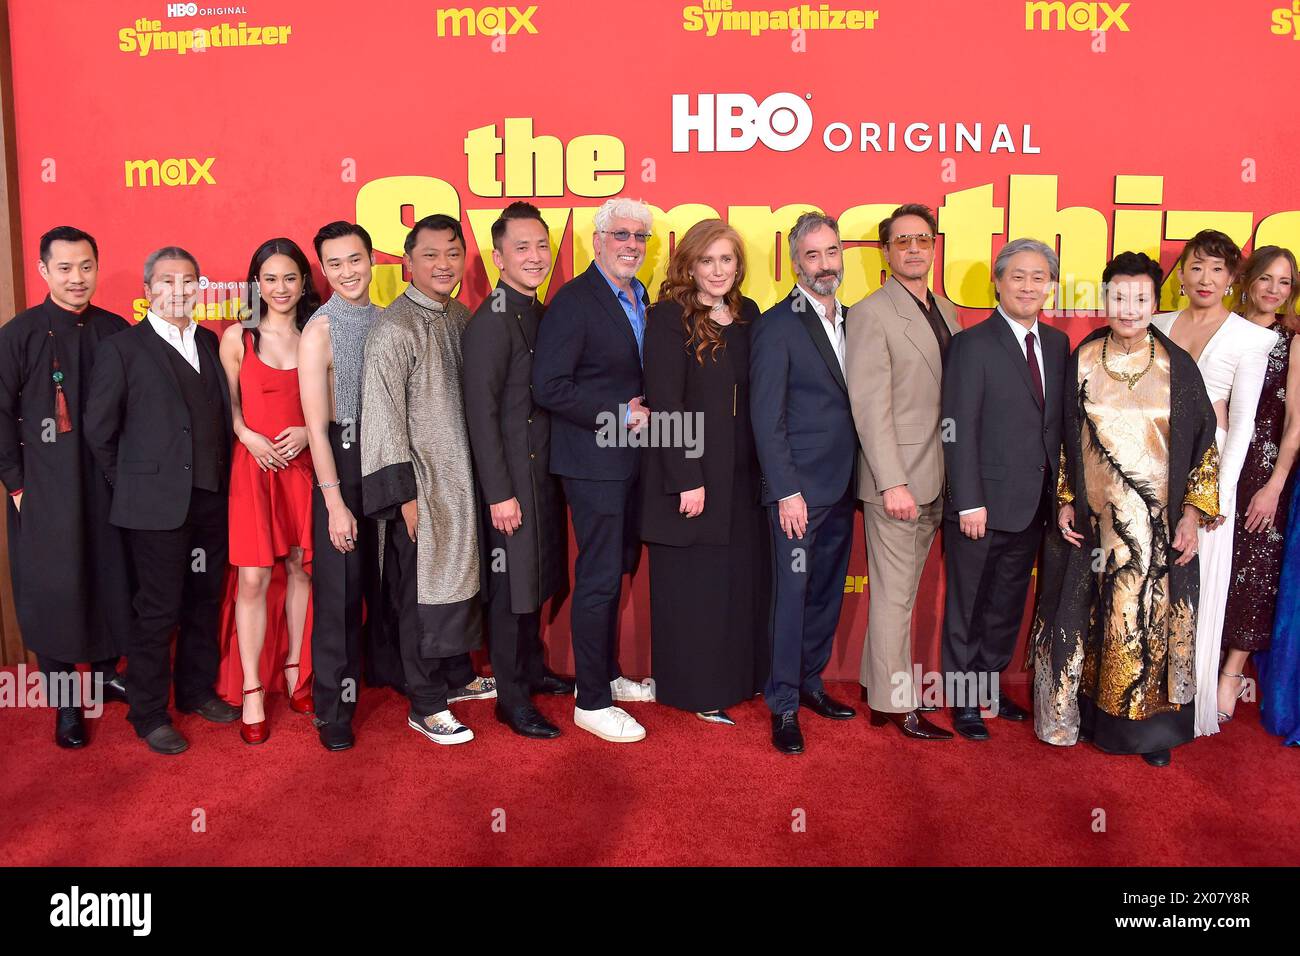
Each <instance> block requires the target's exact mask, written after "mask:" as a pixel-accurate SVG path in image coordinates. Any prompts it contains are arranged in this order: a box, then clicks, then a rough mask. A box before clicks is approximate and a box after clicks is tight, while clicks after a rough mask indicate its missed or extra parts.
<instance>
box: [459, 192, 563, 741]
mask: <svg viewBox="0 0 1300 956" xmlns="http://www.w3.org/2000/svg"><path fill="white" fill-rule="evenodd" d="M492 245H493V253H492V260H493V262H494V263H495V264H496V266H497V268H498V269H500V270H501V278H500V280H498V282H497V286H496V288H495V289H494V290H492V292H491V293H490V294H489V295H488V297H487V298H486V299H484V300H483V302H482V303H481V304H480V305H479V307H478V311H476V312H475V313H474V316H473V318H471V319H470V322H469V325H468V326H467V327H466V329H465V334H464V336H463V338H462V339H461V352H462V356H463V360H464V378H463V380H464V388H465V419H466V422H467V424H468V425H469V437H470V447H471V449H472V451H473V455H474V473H475V478H476V480H477V483H478V488H479V493H480V498H481V499H482V504H483V510H484V512H485V514H484V516H483V517H484V520H483V534H482V535H480V538H479V540H480V541H481V542H482V546H483V555H482V561H481V562H480V566H481V567H482V568H483V573H484V583H483V587H482V589H481V591H480V593H481V594H482V595H483V598H484V600H486V601H487V604H488V608H487V611H488V646H489V650H490V653H491V658H492V670H493V672H494V674H495V675H496V679H497V695H498V696H497V718H498V719H499V720H501V722H502V723H504V724H506V725H507V726H508V727H510V729H511V730H513V731H514V732H515V733H517V734H520V735H522V736H525V737H534V738H543V739H544V738H550V737H557V736H559V733H560V731H559V728H557V727H556V726H555V725H554V724H552V723H550V722H549V721H548V720H546V718H544V717H543V716H542V715H541V714H540V713H539V712H538V711H537V709H536V708H535V707H533V705H532V703H531V701H530V700H529V696H530V694H532V693H535V692H546V693H552V694H571V693H573V684H572V683H571V682H569V681H565V680H563V679H562V678H559V677H557V676H555V675H554V674H551V673H550V672H548V671H547V670H546V669H545V667H544V665H543V663H542V642H541V637H540V627H541V607H542V604H543V603H544V602H545V601H546V600H547V599H548V598H550V597H551V596H553V595H554V594H555V593H556V592H557V591H559V590H560V588H561V587H563V585H564V578H565V574H566V571H567V566H568V561H567V556H566V545H567V543H568V541H567V537H568V536H567V534H566V529H565V525H564V504H563V499H562V497H561V494H560V488H559V482H558V481H557V480H556V479H555V477H554V476H552V475H551V472H550V458H551V455H550V449H551V426H550V416H549V415H548V414H547V412H546V411H545V410H544V409H542V408H539V407H538V406H537V405H536V404H535V403H534V402H533V395H532V376H533V348H534V344H535V343H536V341H537V329H538V325H539V323H540V321H541V316H542V306H541V304H540V303H539V302H538V301H537V298H536V290H537V289H538V287H539V286H540V285H541V284H542V282H544V281H545V280H546V276H547V274H548V273H549V272H550V268H551V250H550V246H549V243H548V239H547V230H546V223H545V222H544V221H543V220H542V216H541V213H540V212H538V210H537V208H536V207H535V206H533V205H531V204H529V203H525V202H516V203H512V204H511V205H510V206H509V207H507V208H506V210H505V211H504V212H503V213H502V214H501V218H499V219H498V220H497V221H496V222H495V223H494V224H493V226H492Z"/></svg>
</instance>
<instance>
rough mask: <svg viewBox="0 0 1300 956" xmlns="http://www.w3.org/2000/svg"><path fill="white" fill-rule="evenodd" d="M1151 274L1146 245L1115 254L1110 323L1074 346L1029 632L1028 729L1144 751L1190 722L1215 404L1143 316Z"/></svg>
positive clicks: (1212, 488)
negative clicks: (1051, 512) (1057, 476)
mask: <svg viewBox="0 0 1300 956" xmlns="http://www.w3.org/2000/svg"><path fill="white" fill-rule="evenodd" d="M1160 280H1161V272H1160V266H1159V264H1158V263H1156V262H1154V261H1153V260H1151V259H1150V258H1149V257H1147V256H1146V255H1144V254H1141V253H1122V254H1120V255H1119V256H1117V257H1116V258H1115V259H1114V260H1112V261H1111V262H1110V263H1109V264H1108V265H1107V267H1106V270H1105V272H1104V273H1103V276H1102V282H1103V289H1104V290H1105V292H1104V294H1105V297H1106V299H1105V302H1106V311H1107V325H1106V326H1105V327H1103V328H1101V329H1097V330H1096V331H1094V332H1093V333H1092V334H1090V335H1089V336H1088V337H1087V338H1085V339H1084V340H1083V342H1082V343H1081V344H1080V345H1079V347H1078V348H1077V349H1076V350H1075V352H1074V354H1073V355H1071V356H1070V361H1069V364H1068V365H1067V368H1066V382H1067V383H1069V385H1070V386H1072V387H1073V388H1074V389H1075V395H1074V397H1073V399H1071V398H1070V397H1069V396H1067V399H1066V402H1065V427H1064V429H1063V432H1062V434H1063V435H1064V444H1065V447H1064V449H1063V450H1062V458H1063V464H1062V468H1061V482H1060V486H1059V488H1058V494H1057V498H1058V506H1059V510H1058V514H1057V530H1058V533H1057V534H1055V535H1051V536H1049V538H1048V541H1047V545H1046V549H1045V555H1044V561H1043V587H1042V596H1041V598H1040V602H1039V607H1038V611H1037V613H1036V615H1035V621H1034V630H1033V634H1032V640H1031V654H1032V656H1033V668H1034V682H1035V700H1034V711H1035V713H1034V726H1035V730H1036V732H1037V734H1038V736H1039V738H1040V739H1042V740H1044V741H1046V742H1047V743H1050V744H1057V745H1066V746H1068V745H1070V744H1073V743H1075V742H1076V741H1077V740H1079V739H1083V740H1091V741H1092V742H1093V744H1094V745H1095V746H1097V747H1098V748H1099V749H1101V750H1104V751H1106V752H1108V753H1122V754H1141V755H1142V756H1143V757H1144V758H1145V759H1146V761H1147V762H1148V763H1149V764H1151V765H1153V766H1165V765H1166V764H1168V763H1169V760H1170V750H1171V748H1173V747H1175V746H1177V745H1179V744H1182V743H1186V742H1187V741H1189V740H1191V739H1192V737H1193V736H1194V720H1193V708H1192V707H1191V706H1189V705H1190V704H1191V703H1192V701H1193V697H1194V695H1195V693H1196V676H1195V650H1194V648H1195V637H1196V606H1197V597H1198V589H1199V578H1198V566H1197V556H1196V551H1197V527H1198V525H1199V524H1200V523H1201V521H1202V520H1204V519H1206V518H1213V517H1215V516H1216V515H1217V514H1218V486H1217V464H1218V452H1217V449H1216V447H1215V444H1214V429H1215V416H1214V409H1213V408H1212V406H1211V405H1210V401H1209V398H1208V397H1207V396H1206V393H1205V386H1204V384H1203V383H1202V380H1201V375H1200V372H1199V370H1198V369H1197V367H1196V363H1195V362H1194V361H1192V358H1191V356H1189V355H1188V354H1187V353H1186V352H1184V351H1183V350H1182V349H1181V348H1179V347H1178V346H1177V345H1175V344H1173V343H1172V342H1171V341H1170V340H1169V339H1168V338H1166V337H1165V336H1164V335H1163V334H1162V333H1161V332H1160V331H1159V330H1158V329H1156V328H1154V327H1152V326H1151V324H1150V323H1151V316H1152V315H1153V313H1154V312H1155V308H1156V302H1157V299H1158V294H1159V289H1160ZM1071 546H1072V547H1071Z"/></svg>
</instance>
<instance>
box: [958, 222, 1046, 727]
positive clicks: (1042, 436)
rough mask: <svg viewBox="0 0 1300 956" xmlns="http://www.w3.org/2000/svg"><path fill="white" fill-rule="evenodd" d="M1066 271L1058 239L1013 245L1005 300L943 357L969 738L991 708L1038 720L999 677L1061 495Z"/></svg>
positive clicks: (999, 262)
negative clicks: (1055, 322) (1060, 310)
mask: <svg viewBox="0 0 1300 956" xmlns="http://www.w3.org/2000/svg"><path fill="white" fill-rule="evenodd" d="M1059 278H1060V261H1059V260H1058V259H1057V256H1056V252H1055V251H1054V250H1053V249H1052V247H1051V246H1048V245H1046V244H1044V243H1042V242H1039V241H1038V240H1036V239H1014V240H1012V241H1011V242H1008V243H1007V244H1006V245H1005V246H1003V248H1002V250H1001V251H1000V252H999V253H998V255H997V259H996V260H995V262H994V265H993V283H994V286H995V288H996V290H997V297H998V307H997V309H996V310H995V311H994V312H993V314H992V315H991V316H989V317H988V318H987V319H985V320H984V321H983V322H980V323H978V324H977V325H974V326H971V327H970V328H968V329H966V330H965V331H963V332H960V333H958V334H957V335H955V336H953V339H952V342H951V344H950V345H949V346H948V354H947V358H946V360H945V362H944V372H943V400H942V415H943V423H944V424H945V426H948V427H949V428H950V434H948V435H945V436H944V439H945V440H944V442H943V452H944V465H945V468H946V471H947V475H948V498H947V502H946V506H945V525H944V551H945V565H946V569H947V572H948V591H947V598H946V605H945V607H944V621H943V669H944V672H945V675H946V679H945V694H946V696H947V697H948V700H947V703H948V704H949V705H950V706H951V707H952V708H953V729H954V730H956V731H957V732H958V733H959V734H961V735H962V736H963V737H966V738H968V739H970V740H987V739H988V736H989V732H988V728H987V727H985V726H984V721H983V720H982V719H981V718H980V709H981V707H982V706H989V707H991V708H993V709H994V712H995V713H996V714H997V715H998V716H999V717H1003V718H1006V719H1008V720H1025V719H1026V718H1027V717H1028V714H1027V713H1026V712H1025V711H1024V710H1023V709H1022V708H1020V707H1019V706H1017V705H1016V704H1015V703H1014V702H1013V701H1012V700H1011V699H1010V698H1009V697H1007V695H1006V694H1005V692H1003V691H1002V690H1001V689H1000V688H999V686H998V683H999V676H1000V673H1001V671H1002V670H1003V669H1004V668H1005V667H1006V666H1007V665H1008V664H1009V663H1011V656H1012V654H1013V653H1014V652H1015V647H1016V638H1017V637H1018V636H1019V634H1020V625H1021V622H1022V621H1023V620H1024V616H1025V597H1026V595H1027V593H1028V590H1029V579H1030V576H1031V574H1032V572H1033V568H1034V559H1035V557H1036V556H1037V554H1038V548H1039V545H1040V544H1041V543H1042V537H1043V526H1044V524H1045V522H1046V521H1047V519H1048V517H1049V516H1050V515H1051V511H1052V503H1053V501H1054V496H1055V489H1056V478H1057V470H1058V468H1059V462H1060V452H1061V422H1062V409H1063V407H1064V406H1063V404H1062V401H1063V397H1064V393H1065V361H1066V358H1067V357H1068V356H1069V354H1070V340H1069V338H1068V337H1067V336H1066V335H1065V333H1064V332H1061V331H1058V330H1057V329H1054V328H1052V327H1051V326H1049V325H1047V324H1045V323H1043V322H1040V321H1039V312H1040V311H1041V310H1042V309H1043V306H1044V305H1045V304H1046V302H1047V300H1048V298H1050V296H1051V295H1052V292H1053V291H1054V290H1055V288H1056V284H1057V281H1058V280H1059Z"/></svg>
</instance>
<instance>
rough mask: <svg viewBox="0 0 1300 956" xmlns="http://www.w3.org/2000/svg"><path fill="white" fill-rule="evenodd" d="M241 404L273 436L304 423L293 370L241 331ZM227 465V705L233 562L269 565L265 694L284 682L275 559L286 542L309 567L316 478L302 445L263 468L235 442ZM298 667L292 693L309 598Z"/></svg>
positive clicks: (236, 665) (233, 650)
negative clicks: (284, 463)
mask: <svg viewBox="0 0 1300 956" xmlns="http://www.w3.org/2000/svg"><path fill="white" fill-rule="evenodd" d="M239 395H240V405H241V407H242V409H243V413H244V423H245V424H246V425H247V426H248V427H249V428H251V429H253V431H255V432H259V433H261V434H263V435H265V436H266V437H267V438H269V439H271V440H272V441H274V440H275V436H276V435H279V434H280V432H282V431H284V430H285V429H286V428H289V427H290V426H294V425H304V424H305V420H304V418H303V414H302V399H301V397H300V395H299V392H298V370H297V369H296V368H292V369H278V368H272V367H271V366H269V365H267V364H266V363H265V362H263V361H262V360H261V359H260V358H259V357H258V355H257V352H256V351H254V349H253V336H252V334H251V333H248V332H245V333H244V361H243V362H242V363H241V365H240V368H239ZM234 444H235V448H234V454H233V456H232V462H231V467H230V558H229V560H230V564H231V568H230V570H229V573H228V575H227V579H226V593H225V600H224V602H223V606H222V609H221V668H220V671H219V674H218V678H217V693H218V694H219V695H220V696H221V697H223V698H225V699H226V700H227V701H229V702H230V703H232V704H236V705H238V704H239V702H240V700H241V699H242V694H241V690H242V687H243V671H242V670H241V668H240V661H239V640H238V636H237V633H236V630H235V598H236V596H237V594H238V588H239V581H238V572H237V571H236V568H267V567H274V571H273V572H272V575H271V584H270V587H269V588H268V589H267V594H266V642H265V644H263V646H262V659H261V661H260V662H259V667H258V671H259V673H260V674H261V682H262V685H263V686H264V687H265V688H266V690H267V692H268V693H274V692H276V691H282V690H284V689H285V688H286V682H285V675H284V670H283V668H284V662H285V660H286V655H287V654H288V649H289V628H288V622H287V620H286V619H285V613H284V585H285V576H284V568H283V566H282V565H278V564H277V561H279V560H280V559H282V558H284V557H286V556H287V555H288V553H289V549H290V548H302V550H303V567H304V568H306V569H307V570H308V572H310V570H311V559H312V550H311V496H312V486H313V485H314V484H315V472H314V471H313V469H312V464H311V453H310V452H309V451H308V450H307V449H306V448H304V449H303V450H302V451H300V452H299V453H298V455H297V457H295V458H292V459H290V462H289V467H288V468H283V469H276V470H274V471H262V469H260V468H259V467H257V462H256V461H255V460H254V459H253V456H252V454H251V453H250V452H249V450H248V449H247V448H245V447H244V445H243V443H242V442H240V441H236V442H235V443H234ZM299 662H300V666H301V669H300V670H299V671H298V672H297V674H296V675H294V676H295V679H296V681H297V687H296V688H295V692H294V697H295V698H297V697H301V696H304V695H306V694H308V693H310V691H311V677H312V668H311V600H310V597H309V598H308V605H307V620H306V623H305V626H304V628H303V642H302V654H301V657H300V658H299Z"/></svg>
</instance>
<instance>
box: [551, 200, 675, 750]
mask: <svg viewBox="0 0 1300 956" xmlns="http://www.w3.org/2000/svg"><path fill="white" fill-rule="evenodd" d="M650 228H651V215H650V210H649V208H648V207H646V205H645V204H644V203H641V202H637V201H636V200H632V199H623V198H620V199H610V200H608V201H607V202H606V203H605V204H604V205H603V206H601V207H600V209H599V210H597V212H596V218H595V233H594V235H593V236H592V244H593V246H594V250H595V261H594V262H592V264H591V265H590V266H589V267H588V269H587V270H586V271H585V272H584V273H582V274H581V275H579V276H575V277H574V278H573V279H571V280H570V281H568V282H566V283H565V284H564V286H563V287H562V288H561V289H560V290H559V291H558V292H556V294H555V298H554V299H552V300H551V304H550V307H549V308H548V309H547V310H546V318H545V319H544V320H543V321H542V323H541V325H540V327H539V330H538V333H537V345H536V348H535V352H534V355H533V398H534V400H535V401H536V402H537V404H538V405H540V406H542V408H545V409H546V410H547V411H549V412H550V413H551V473H552V474H555V475H559V476H560V478H561V479H562V481H563V484H564V493H565V496H566V498H567V499H568V501H569V509H570V512H571V514H572V516H573V530H574V536H575V537H576V538H577V542H578V558H577V561H576V563H575V566H574V581H573V595H572V601H573V606H572V618H571V621H572V625H571V629H572V632H573V657H574V664H575V668H576V671H577V684H578V698H577V706H576V707H575V708H574V713H573V719H574V723H576V724H577V725H578V726H579V727H581V728H582V729H583V730H586V731H589V732H590V733H593V734H595V735H596V736H597V737H600V738H602V739H603V740H608V741H611V742H613V743H632V742H635V741H638V740H643V739H644V738H645V728H644V727H642V726H641V724H639V723H638V722H637V721H636V720H635V719H634V718H633V717H632V715H631V714H629V713H627V711H625V710H623V708H621V707H616V706H615V705H614V702H615V701H652V700H654V682H653V681H651V680H646V681H643V682H642V683H639V684H638V683H635V682H633V681H630V680H628V679H627V678H625V677H623V676H622V673H621V671H620V669H619V664H618V599H619V594H620V593H621V591H622V583H623V574H625V573H630V572H631V571H632V570H633V569H634V568H635V566H636V559H637V557H638V554H639V552H640V548H641V542H640V538H639V537H638V532H637V528H638V524H639V522H638V508H637V502H638V489H637V481H638V476H639V472H640V458H641V455H640V449H639V448H638V447H634V446H633V445H632V444H631V442H628V441H621V440H620V441H615V442H612V443H611V442H609V441H608V440H606V439H605V438H604V437H603V436H607V435H608V434H609V431H610V429H609V425H610V424H611V423H612V425H613V427H615V428H623V429H627V430H628V431H639V430H640V429H642V428H645V427H646V426H647V424H648V422H649V412H648V411H647V409H646V407H645V404H644V401H643V398H644V396H643V395H642V378H641V356H642V348H643V342H644V339H645V314H646V309H647V308H648V306H649V304H650V300H649V297H648V296H647V295H646V291H645V287H644V286H643V285H642V284H641V281H640V280H639V279H637V277H636V272H637V269H639V268H640V267H641V263H642V262H643V261H645V254H646V243H647V242H648V241H649V239H650ZM623 437H628V436H623Z"/></svg>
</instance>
